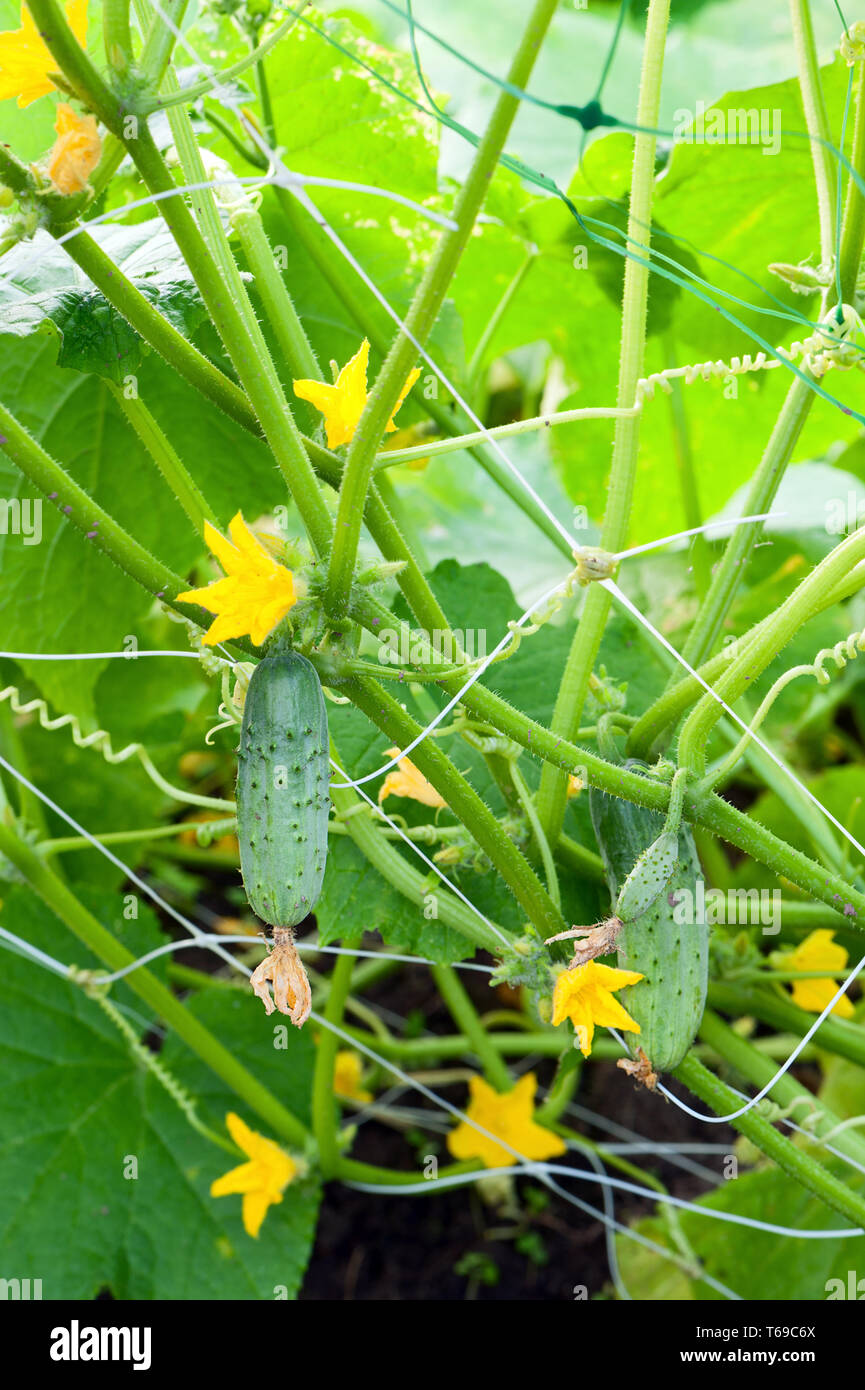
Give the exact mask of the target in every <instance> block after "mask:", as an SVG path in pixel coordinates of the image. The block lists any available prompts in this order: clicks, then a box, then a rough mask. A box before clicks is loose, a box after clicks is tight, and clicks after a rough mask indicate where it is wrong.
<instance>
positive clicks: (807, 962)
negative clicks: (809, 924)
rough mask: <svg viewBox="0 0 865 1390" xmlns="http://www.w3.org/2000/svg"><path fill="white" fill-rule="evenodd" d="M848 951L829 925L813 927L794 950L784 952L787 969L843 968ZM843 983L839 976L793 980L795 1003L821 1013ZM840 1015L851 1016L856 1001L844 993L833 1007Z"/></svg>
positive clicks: (809, 1010) (812, 1012) (815, 1012)
mask: <svg viewBox="0 0 865 1390" xmlns="http://www.w3.org/2000/svg"><path fill="white" fill-rule="evenodd" d="M847 960H848V955H847V951H846V950H845V948H844V947H843V946H842V945H840V943H839V942H837V941H836V940H835V933H834V932H833V931H830V930H829V929H828V928H827V927H821V928H820V929H819V930H818V931H812V932H811V933H810V935H809V936H806V937H805V940H804V941H800V942H799V945H798V946H797V947H796V949H795V951H790V952H787V953H785V954H784V956H783V962H784V969H785V970H832V971H837V970H844V969H845V967H846V965H847ZM839 984H840V981H839V980H830V979H826V980H794V981H793V984H792V997H793V1003H794V1004H798V1005H799V1008H800V1009H807V1010H808V1012H809V1013H810V1014H821V1013H822V1012H823V1010H824V1009H825V1007H826V1005H827V1004H828V1003H829V1000H830V999H831V998H832V995H833V994H834V993H835V991H836V990H837V988H838V985H839ZM832 1012H833V1014H838V1016H839V1018H852V1017H853V1005H852V1004H851V1003H850V1000H849V999H848V998H847V995H846V994H842V995H841V998H840V999H839V1000H838V1002H837V1003H836V1004H835V1006H834V1008H833V1009H832Z"/></svg>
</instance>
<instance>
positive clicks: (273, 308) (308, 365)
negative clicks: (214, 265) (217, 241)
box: [231, 200, 321, 380]
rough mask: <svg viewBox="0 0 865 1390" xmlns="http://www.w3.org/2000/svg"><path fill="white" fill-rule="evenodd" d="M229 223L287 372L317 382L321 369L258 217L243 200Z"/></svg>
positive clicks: (250, 205) (251, 207)
mask: <svg viewBox="0 0 865 1390" xmlns="http://www.w3.org/2000/svg"><path fill="white" fill-rule="evenodd" d="M231 223H232V226H233V227H234V230H235V231H236V232H237V236H238V239H239V241H240V244H241V246H242V248H243V253H244V255H245V256H246V260H247V263H248V265H249V268H250V270H251V271H252V273H253V275H254V276H255V286H256V289H257V290H258V293H259V295H260V296H261V302H262V304H263V305H264V308H265V312H266V313H267V317H268V320H269V322H270V324H271V326H272V328H273V331H274V333H275V334H276V338H277V341H278V343H279V346H280V348H281V350H282V353H283V355H284V357H285V361H286V364H287V366H288V369H289V371H290V372H291V373H292V375H293V376H296V377H307V378H311V379H312V380H320V379H321V369H320V367H319V365H318V360H317V358H316V356H315V353H314V352H313V350H312V347H311V346H310V341H309V338H308V337H307V336H306V330H305V329H304V326H303V324H302V323H301V321H300V319H299V317H298V314H297V310H296V309H295V307H294V303H293V301H292V298H291V295H290V294H289V292H288V290H287V289H286V287H285V282H284V280H283V278H282V276H281V275H280V273H279V271H278V270H277V268H276V263H275V261H274V258H273V251H272V249H271V246H270V243H269V242H268V240H267V236H266V235H265V231H264V226H263V224H262V221H261V217H260V216H259V214H258V213H257V212H256V210H255V208H254V207H253V206H252V204H251V203H249V202H248V200H247V206H246V207H244V208H243V209H242V211H239V212H235V213H234V214H233V215H232V219H231Z"/></svg>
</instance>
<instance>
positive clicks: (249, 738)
mask: <svg viewBox="0 0 865 1390" xmlns="http://www.w3.org/2000/svg"><path fill="white" fill-rule="evenodd" d="M328 755H329V743H328V732H327V711H326V709H325V704H324V696H323V694H322V690H321V683H320V681H319V679H318V675H317V674H316V671H315V668H314V667H313V666H312V665H311V664H310V662H308V661H307V660H306V658H305V657H303V656H301V655H300V654H299V653H298V652H292V651H285V650H282V651H279V652H277V653H275V654H274V655H268V656H266V657H264V659H263V660H262V661H260V662H259V664H258V665H257V666H256V668H255V670H254V672H253V674H252V677H251V679H250V682H249V689H248V690H247V692H246V699H245V701H244V706H243V722H242V724H241V730H240V747H239V749H238V755H237V838H238V841H239V844H240V867H241V872H242V874H243V883H244V887H245V889H246V895H247V898H248V899H249V904H250V907H251V908H252V909H253V911H254V912H255V913H256V915H257V916H259V917H260V918H261V919H262V920H263V921H264V922H267V923H268V924H269V925H270V926H272V927H294V926H296V925H297V923H298V922H302V921H303V919H304V917H306V916H307V915H308V913H310V912H311V911H312V910H313V908H314V907H315V905H316V903H317V902H318V899H319V896H320V894H321V887H322V881H323V879H324V870H325V864H326V862H327V822H328V814H329V810H330V798H329V792H328V787H329V782H330V764H329V757H328Z"/></svg>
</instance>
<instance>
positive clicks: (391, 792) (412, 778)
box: [378, 748, 447, 806]
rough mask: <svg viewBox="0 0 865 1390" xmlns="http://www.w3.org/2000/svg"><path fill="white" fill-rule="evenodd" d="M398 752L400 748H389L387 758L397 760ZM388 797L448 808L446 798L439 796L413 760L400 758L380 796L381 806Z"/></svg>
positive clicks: (382, 786)
mask: <svg viewBox="0 0 865 1390" xmlns="http://www.w3.org/2000/svg"><path fill="white" fill-rule="evenodd" d="M398 752H399V749H398V748H389V749H388V750H387V756H388V757H389V758H395V757H396V755H397V753H398ZM388 796H407V797H410V798H411V800H412V801H419V802H420V803H421V804H422V805H423V806H447V802H446V801H445V799H444V797H443V796H440V795H439V793H438V792H437V791H436V789H435V787H434V786H433V785H432V783H431V782H428V781H427V779H426V778H425V777H424V775H423V773H422V772H421V771H420V770H419V769H418V768H416V767H415V765H414V763H413V762H412V761H411V758H400V760H399V762H398V763H397V766H396V767H395V768H394V770H393V772H389V773H388V774H387V776H386V777H385V779H384V781H383V782H382V784H381V790H380V791H379V794H378V801H379V805H381V803H382V802H383V801H384V800H385V798H386V797H388Z"/></svg>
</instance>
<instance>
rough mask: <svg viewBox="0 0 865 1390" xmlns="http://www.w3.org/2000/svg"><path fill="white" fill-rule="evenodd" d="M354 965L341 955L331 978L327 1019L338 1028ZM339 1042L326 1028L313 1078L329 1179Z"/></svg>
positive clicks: (315, 1117) (334, 1150)
mask: <svg viewBox="0 0 865 1390" xmlns="http://www.w3.org/2000/svg"><path fill="white" fill-rule="evenodd" d="M349 944H351V943H349ZM353 968H354V957H353V956H351V955H346V956H337V959H336V964H335V965H334V967H333V972H332V974H331V977H330V991H329V993H328V996H327V1003H326V1004H325V1006H324V1017H325V1019H326V1020H327V1022H328V1023H332V1024H335V1025H336V1026H337V1027H341V1026H342V1016H343V1011H344V1009H345V1002H346V999H347V998H348V995H349V993H350V991H351V974H352V970H353ZM339 1042H340V1040H339V1038H338V1036H337V1035H336V1033H334V1032H332V1031H331V1029H330V1028H324V1029H322V1031H321V1034H320V1036H319V1039H318V1044H317V1047H316V1054H315V1071H314V1073H313V1080H312V1128H313V1133H314V1134H315V1138H316V1142H317V1143H318V1153H319V1162H320V1164H321V1171H322V1176H323V1177H325V1178H330V1177H333V1175H334V1172H335V1170H336V1165H337V1162H338V1160H339V1144H338V1141H337V1130H336V1126H337V1119H338V1111H337V1106H336V1099H335V1097H334V1093H333V1071H334V1065H335V1063H336V1054H337V1052H338V1051H339Z"/></svg>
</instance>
